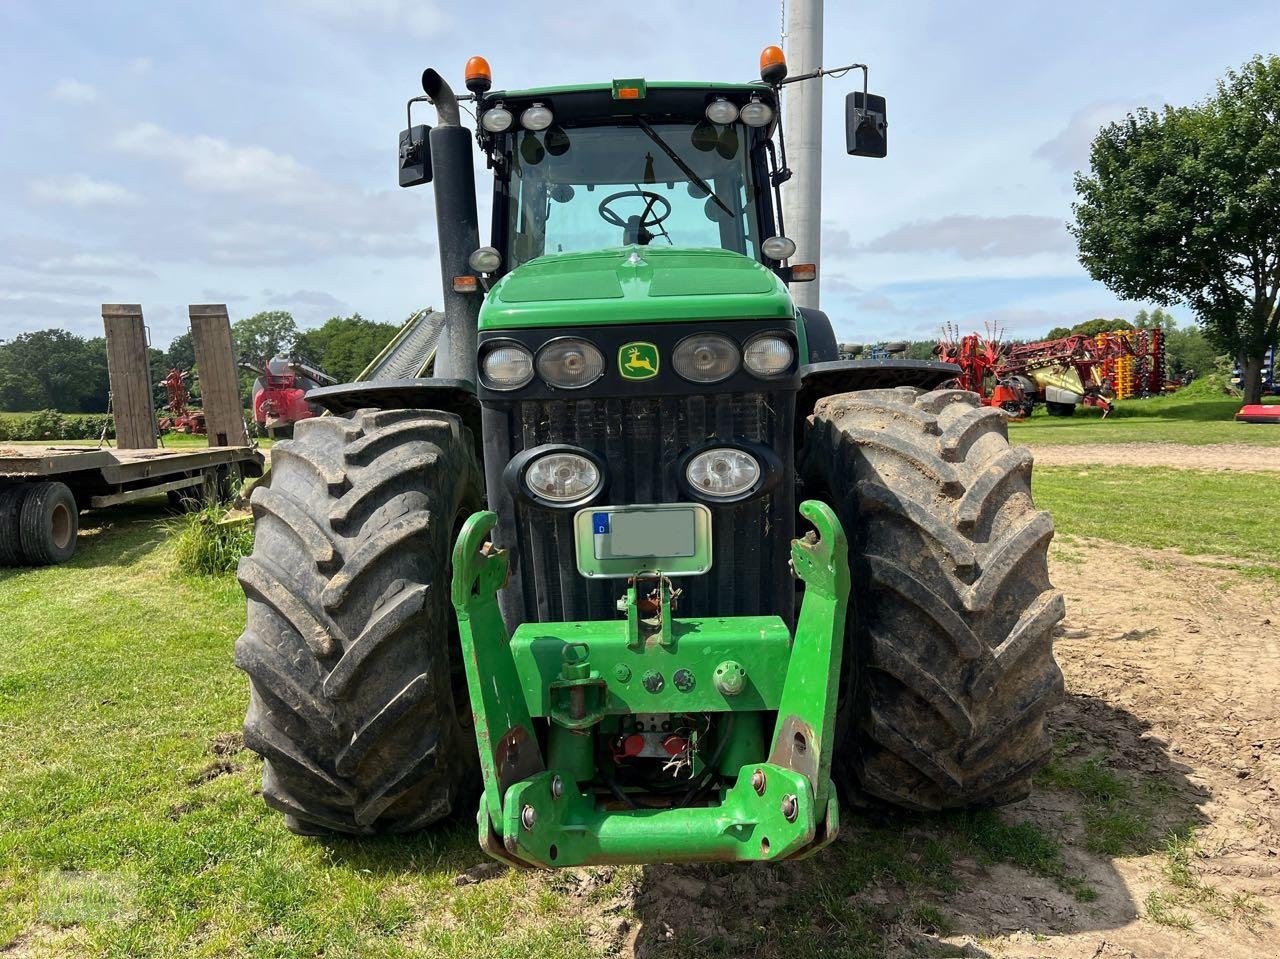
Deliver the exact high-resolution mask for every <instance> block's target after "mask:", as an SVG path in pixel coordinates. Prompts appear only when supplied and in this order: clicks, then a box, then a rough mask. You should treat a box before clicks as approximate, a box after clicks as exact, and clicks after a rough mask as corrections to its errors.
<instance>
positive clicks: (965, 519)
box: [803, 388, 1064, 810]
mask: <svg viewBox="0 0 1280 959" xmlns="http://www.w3.org/2000/svg"><path fill="white" fill-rule="evenodd" d="M803 469H804V472H805V481H806V484H808V485H809V486H810V487H811V488H813V489H814V491H815V493H817V492H822V493H825V494H826V495H827V496H828V497H829V501H830V502H831V503H832V505H833V506H834V507H835V508H836V509H837V512H838V514H839V516H840V519H841V522H842V523H844V525H845V529H846V531H847V532H848V533H849V540H850V561H851V564H852V565H853V569H852V573H853V589H852V595H851V597H850V611H849V619H848V626H847V632H846V646H845V662H846V663H847V671H846V676H845V678H844V680H843V683H842V695H841V702H840V707H839V709H838V716H837V741H836V744H835V769H836V776H837V778H838V780H839V781H840V783H841V785H842V786H843V787H844V788H845V789H846V792H847V795H848V796H849V797H850V798H857V797H859V796H862V797H869V798H872V799H875V800H880V801H884V802H888V803H891V804H893V805H897V806H902V807H906V808H910V809H922V810H937V809H947V808H966V807H968V808H973V807H983V806H992V805H998V804H1001V803H1005V802H1011V801H1013V800H1016V799H1019V798H1022V797H1023V796H1025V795H1026V794H1027V792H1028V791H1029V790H1030V786H1031V777H1032V775H1033V774H1034V773H1035V771H1036V770H1037V769H1039V768H1040V766H1041V765H1043V763H1044V762H1045V760H1046V759H1047V758H1048V755H1049V749H1050V743H1049V739H1048V736H1047V733H1046V731H1045V714H1046V713H1047V712H1048V710H1049V708H1050V707H1051V706H1053V705H1054V703H1056V702H1057V701H1058V699H1059V698H1060V696H1061V693H1062V673H1061V671H1060V670H1059V669H1058V665H1057V663H1056V662H1055V661H1054V658H1053V649H1052V642H1053V640H1052V632H1053V627H1054V625H1055V624H1056V623H1057V622H1058V621H1059V620H1060V619H1062V617H1063V615H1064V606H1063V599H1062V594H1061V593H1059V592H1058V591H1057V590H1055V589H1053V587H1052V586H1051V585H1050V583H1049V576H1048V547H1049V540H1050V539H1051V538H1052V536H1053V521H1052V519H1051V517H1050V516H1049V514H1048V513H1045V512H1040V511H1037V510H1036V509H1035V508H1034V507H1033V505H1032V502H1031V488H1030V481H1031V454H1030V453H1029V452H1028V451H1027V450H1025V449H1021V448H1013V447H1011V446H1010V445H1009V440H1008V432H1007V427H1006V425H1005V416H1004V414H1003V413H1002V412H1001V411H1000V410H997V409H992V408H990V407H984V406H982V405H981V401H980V399H979V397H978V396H977V395H976V394H974V393H970V392H967V391H961V390H938V391H935V392H931V393H923V392H922V391H920V390H917V389H914V388H903V389H896V390H867V391H863V392H856V393H846V394H842V395H839V396H833V397H830V398H827V399H824V400H821V401H820V402H819V403H818V405H817V407H816V409H815V411H814V414H813V416H812V418H811V419H810V420H809V426H808V433H807V437H806V446H805V451H804V458H803Z"/></svg>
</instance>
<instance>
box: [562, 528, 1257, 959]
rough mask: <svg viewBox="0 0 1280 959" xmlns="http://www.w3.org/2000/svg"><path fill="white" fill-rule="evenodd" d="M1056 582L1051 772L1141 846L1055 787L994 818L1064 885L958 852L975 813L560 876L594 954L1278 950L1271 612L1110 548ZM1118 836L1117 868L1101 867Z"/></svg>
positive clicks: (1196, 575) (1181, 565) (1076, 548)
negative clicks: (734, 854) (784, 859)
mask: <svg viewBox="0 0 1280 959" xmlns="http://www.w3.org/2000/svg"><path fill="white" fill-rule="evenodd" d="M1053 575H1054V581H1055V583H1056V584H1057V585H1058V586H1059V587H1060V588H1061V589H1062V590H1063V591H1064V592H1065V594H1066V596H1067V603H1068V618H1067V620H1066V622H1065V623H1064V624H1063V626H1062V628H1061V635H1060V637H1059V639H1058V641H1057V653H1058V658H1059V661H1060V663H1061V664H1062V668H1063V672H1064V673H1065V675H1066V683H1067V696H1066V698H1065V699H1064V701H1063V703H1062V705H1061V706H1060V707H1059V708H1058V709H1057V710H1056V711H1055V713H1054V715H1053V717H1052V720H1051V725H1052V730H1053V733H1054V736H1055V739H1056V741H1057V742H1058V743H1059V746H1058V757H1057V758H1056V759H1055V766H1060V768H1061V769H1063V770H1073V769H1074V770H1076V773H1074V775H1083V774H1081V773H1080V772H1079V771H1080V770H1081V769H1084V770H1085V771H1086V772H1088V771H1092V772H1093V773H1094V774H1096V776H1097V777H1100V778H1099V782H1097V783H1091V782H1086V783H1085V785H1086V786H1087V787H1088V788H1089V789H1092V790H1093V791H1094V793H1096V794H1100V795H1104V798H1106V797H1105V792H1106V790H1107V789H1112V790H1117V789H1119V788H1120V787H1121V786H1123V787H1124V789H1123V791H1121V792H1120V793H1118V795H1119V796H1120V797H1121V798H1120V800H1119V801H1117V802H1113V803H1112V805H1111V807H1110V808H1111V809H1112V815H1111V817H1110V818H1109V819H1107V820H1105V821H1104V822H1103V823H1102V824H1101V825H1102V826H1105V827H1109V828H1118V829H1121V830H1127V829H1131V830H1133V835H1130V834H1129V833H1127V832H1123V831H1122V833H1121V834H1120V835H1119V836H1118V837H1112V836H1110V835H1109V834H1107V833H1105V832H1104V833H1103V834H1102V836H1101V839H1100V838H1099V836H1098V835H1097V834H1096V831H1095V830H1096V828H1100V827H1099V824H1098V823H1097V822H1094V821H1093V820H1091V816H1093V815H1094V812H1095V810H1093V808H1092V807H1090V806H1089V801H1088V799H1087V798H1086V797H1087V795H1092V794H1089V793H1087V792H1086V791H1083V790H1081V789H1072V788H1069V787H1068V786H1067V785H1066V783H1065V782H1064V781H1063V780H1061V779H1060V780H1057V781H1055V782H1052V783H1046V782H1042V783H1041V785H1040V787H1039V788H1038V789H1037V790H1036V792H1035V793H1033V795H1032V796H1031V798H1030V799H1028V800H1026V801H1024V802H1022V803H1018V804H1015V805H1014V806H1010V807H1007V808H1006V809H1005V810H1003V811H1002V812H1001V813H1000V815H999V817H998V819H996V820H995V821H996V822H997V823H998V825H999V828H1001V829H1006V830H1012V831H1013V832H1011V833H1010V835H1012V836H1014V838H1018V837H1020V836H1021V837H1022V838H1034V837H1035V836H1041V837H1047V841H1048V842H1049V843H1050V844H1052V846H1053V847H1054V848H1055V849H1056V850H1057V851H1056V853H1055V856H1056V860H1055V861H1056V862H1057V863H1058V866H1057V867H1055V870H1048V871H1047V870H1045V869H1043V868H1039V869H1037V868H1035V867H1034V866H1031V867H1027V868H1023V867H1022V866H1020V865H1018V864H1016V862H1011V861H1009V859H1010V858H1012V859H1014V860H1016V859H1017V856H1018V853H1017V850H1016V849H1014V851H1013V853H1012V854H1011V856H1007V857H1006V858H1005V860H1004V861H994V860H993V859H992V858H991V857H990V856H984V855H983V854H982V851H981V843H980V842H979V843H978V845H977V846H975V847H974V848H975V849H977V850H978V851H976V852H974V853H973V854H972V855H970V854H968V853H966V852H963V849H964V848H965V846H964V842H966V841H970V842H971V841H972V839H971V831H972V829H973V828H974V822H975V820H972V819H968V818H966V817H957V816H952V817H932V818H931V817H907V816H894V815H889V816H880V817H877V816H875V815H874V814H862V813H859V812H857V811H848V812H847V814H846V823H845V826H844V827H843V828H842V832H841V836H840V838H839V840H838V841H837V844H836V845H835V846H834V847H832V848H831V849H829V850H827V851H826V852H824V853H822V854H820V855H819V856H817V857H815V858H813V859H811V860H807V861H804V862H798V863H787V864H782V865H779V866H774V867H765V866H758V865H757V866H748V865H744V866H737V865H719V864H708V865H696V866H649V867H644V868H643V869H637V870H635V871H634V873H633V874H630V875H629V877H628V880H627V881H626V882H618V881H617V880H618V878H620V876H619V875H618V874H616V873H615V871H614V870H573V871H567V872H566V873H562V874H559V875H558V876H557V877H556V879H555V880H553V885H555V886H557V888H558V887H559V886H561V885H563V886H564V888H563V889H559V888H558V891H561V892H564V893H567V894H569V895H571V896H575V897H576V898H580V900H581V904H582V908H583V911H584V914H585V915H586V916H588V917H590V919H589V926H588V928H589V938H590V940H591V945H592V946H593V947H594V948H595V949H597V950H598V951H600V952H601V953H603V954H605V955H620V956H628V957H637V959H651V957H666V956H671V957H675V956H680V957H700V956H726V955H758V956H765V957H773V956H778V957H782V956H791V955H798V954H813V955H819V954H821V955H841V956H854V957H860V956H867V957H870V956H972V957H993V959H994V957H1000V959H1031V957H1053V959H1164V957H1170V956H1178V957H1183V959H1193V957H1204V959H1210V957H1212V959H1246V957H1248V959H1254V957H1258V956H1271V955H1277V954H1280V932H1278V925H1277V924H1278V923H1280V795H1278V792H1280V596H1277V595H1276V593H1275V591H1274V588H1271V589H1269V588H1268V586H1267V585H1265V584H1262V583H1258V582H1253V581H1241V580H1240V579H1239V578H1237V577H1233V576H1232V574H1231V572H1230V571H1226V570H1222V569H1219V568H1215V567H1214V566H1212V565H1208V564H1206V563H1204V562H1201V561H1200V560H1198V559H1194V558H1188V557H1185V556H1182V555H1180V554H1176V553H1160V552H1152V551H1150V550H1141V551H1140V550H1132V549H1128V548H1126V547H1122V546H1116V545H1113V544H1109V543H1092V542H1079V541H1078V542H1075V543H1072V544H1060V545H1056V546H1055V547H1054V551H1053ZM1091 763H1093V764H1096V765H1090V764H1091ZM1073 764H1074V765H1073ZM1064 775H1065V774H1064ZM1095 798H1096V796H1095ZM1111 798H1112V799H1114V797H1111ZM1130 813H1132V815H1129V814H1130ZM979 822H981V821H979ZM1134 823H1140V826H1139V825H1134ZM1022 828H1025V829H1027V830H1029V832H1028V833H1026V834H1025V835H1023V834H1021V833H1018V832H1017V830H1019V829H1022ZM966 830H970V833H966V832H965V831H966ZM957 836H962V838H961V839H957ZM963 837H968V838H963ZM1113 839H1114V841H1116V842H1119V843H1120V844H1121V845H1122V846H1124V848H1125V851H1124V852H1121V853H1116V854H1107V853H1104V852H1099V851H1098V849H1097V847H1098V843H1099V842H1100V841H1101V842H1104V843H1105V842H1110V841H1112V840H1113ZM602 884H608V885H609V886H610V888H609V892H608V894H607V895H605V896H603V897H601V896H599V895H598V894H597V892H596V891H597V890H598V889H599V887H600V886H601V885H602ZM851 890H852V891H851Z"/></svg>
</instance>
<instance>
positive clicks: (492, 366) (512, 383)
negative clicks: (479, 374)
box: [480, 343, 533, 390]
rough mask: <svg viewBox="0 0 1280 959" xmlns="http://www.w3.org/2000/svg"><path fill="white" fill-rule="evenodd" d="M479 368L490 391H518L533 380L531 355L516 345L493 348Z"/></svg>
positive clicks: (507, 344) (506, 344)
mask: <svg viewBox="0 0 1280 959" xmlns="http://www.w3.org/2000/svg"><path fill="white" fill-rule="evenodd" d="M480 366H481V369H482V370H483V371H484V378H485V381H486V382H485V385H486V386H488V387H489V388H490V389H492V390H518V389H519V388H520V387H522V386H524V385H525V384H526V383H528V382H529V381H530V380H531V379H533V354H532V353H530V352H529V351H528V350H527V349H525V348H524V347H523V346H521V345H520V344H518V343H504V344H502V345H501V346H495V347H494V348H493V349H491V350H490V351H489V352H488V353H486V354H485V355H484V362H483V363H481V365H480Z"/></svg>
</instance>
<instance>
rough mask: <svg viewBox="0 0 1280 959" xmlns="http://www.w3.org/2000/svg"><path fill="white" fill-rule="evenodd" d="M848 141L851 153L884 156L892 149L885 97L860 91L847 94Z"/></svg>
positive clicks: (846, 129)
mask: <svg viewBox="0 0 1280 959" xmlns="http://www.w3.org/2000/svg"><path fill="white" fill-rule="evenodd" d="M844 141H845V146H846V147H847V148H848V151H849V154H850V155H851V156H859V157H876V158H882V157H884V156H885V155H886V154H887V153H888V152H889V120H888V114H886V113H885V107H884V97H878V96H876V95H875V94H874V93H868V94H864V93H862V92H861V91H858V92H856V93H850V94H848V95H847V96H846V97H845V98H844Z"/></svg>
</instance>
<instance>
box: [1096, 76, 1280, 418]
mask: <svg viewBox="0 0 1280 959" xmlns="http://www.w3.org/2000/svg"><path fill="white" fill-rule="evenodd" d="M1075 184H1076V192H1077V193H1078V194H1079V202H1078V203H1076V204H1075V205H1074V207H1073V209H1074V212H1075V223H1074V224H1073V225H1072V226H1071V231H1072V233H1073V234H1074V235H1075V237H1076V240H1077V242H1078V244H1079V250H1080V262H1081V263H1083V264H1084V266H1085V268H1086V269H1087V270H1088V271H1089V273H1090V275H1091V276H1093V278H1094V279H1096V280H1101V281H1102V282H1103V283H1106V284H1107V286H1109V287H1110V288H1111V289H1113V290H1115V291H1116V292H1117V293H1119V294H1120V295H1121V296H1123V297H1125V298H1126V299H1133V300H1149V301H1151V302H1154V303H1159V304H1160V305H1161V306H1172V305H1174V304H1178V303H1182V304H1186V305H1187V306H1189V307H1190V308H1191V309H1192V310H1194V311H1195V314H1196V316H1197V318H1198V319H1199V321H1200V323H1201V324H1203V326H1204V328H1205V331H1206V333H1207V334H1208V336H1209V339H1210V340H1211V342H1212V343H1213V344H1214V345H1215V346H1216V347H1217V348H1218V349H1220V350H1222V351H1224V352H1228V353H1230V354H1231V355H1233V356H1235V357H1236V358H1237V359H1238V360H1239V362H1240V366H1241V369H1242V370H1243V373H1244V377H1243V379H1244V382H1243V384H1242V385H1243V388H1244V398H1245V402H1246V403H1256V402H1258V401H1259V399H1260V397H1261V392H1262V385H1261V369H1262V361H1263V357H1264V355H1265V353H1266V350H1267V348H1268V347H1269V346H1273V345H1275V344H1276V342H1277V339H1280V315H1278V314H1277V311H1276V300H1277V296H1278V295H1280V57H1278V56H1268V57H1255V58H1254V59H1253V60H1251V61H1249V62H1248V63H1246V64H1245V65H1244V66H1243V67H1242V68H1241V69H1240V70H1239V71H1235V70H1231V71H1228V72H1227V75H1226V77H1225V78H1224V79H1223V80H1221V81H1220V82H1219V83H1218V87H1217V90H1216V92H1215V93H1214V94H1213V95H1212V96H1210V97H1209V98H1208V99H1206V100H1205V101H1204V102H1202V103H1199V104H1196V105H1194V106H1191V107H1171V106H1166V107H1165V108H1164V110H1163V111H1160V112H1156V111H1153V110H1148V109H1145V108H1143V109H1139V110H1138V111H1137V112H1136V113H1134V114H1131V115H1129V116H1128V117H1126V118H1125V119H1124V120H1121V121H1119V122H1117V123H1112V124H1109V125H1107V126H1105V127H1103V128H1102V130H1100V131H1099V133H1098V135H1097V137H1096V138H1095V139H1094V141H1093V146H1092V150H1091V153H1090V172H1089V173H1087V174H1086V173H1079V174H1077V175H1076V181H1075Z"/></svg>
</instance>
